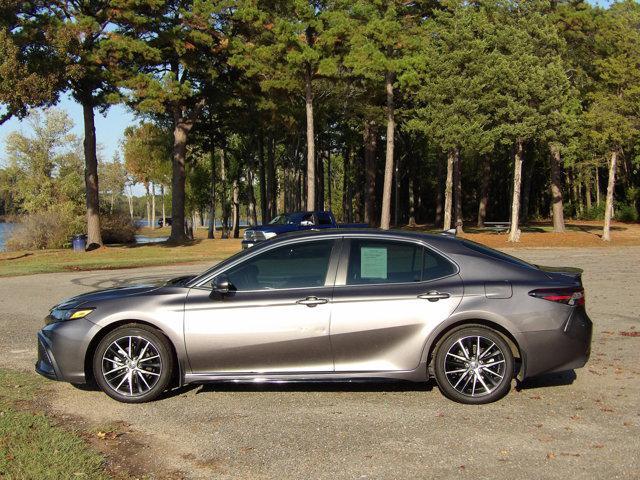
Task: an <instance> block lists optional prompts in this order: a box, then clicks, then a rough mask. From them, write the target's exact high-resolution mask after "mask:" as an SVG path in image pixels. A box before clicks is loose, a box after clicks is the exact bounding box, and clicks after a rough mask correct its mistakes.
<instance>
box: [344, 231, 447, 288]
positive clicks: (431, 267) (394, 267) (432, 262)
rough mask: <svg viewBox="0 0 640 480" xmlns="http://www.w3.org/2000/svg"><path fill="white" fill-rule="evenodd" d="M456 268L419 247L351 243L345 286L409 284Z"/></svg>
mask: <svg viewBox="0 0 640 480" xmlns="http://www.w3.org/2000/svg"><path fill="white" fill-rule="evenodd" d="M456 270H457V269H456V267H455V265H453V264H452V263H451V262H449V261H448V260H447V259H445V258H444V257H442V256H441V255H438V254H436V253H435V252H432V251H431V250H428V249H426V248H424V247H423V246H421V245H417V244H413V243H408V242H395V241H386V240H352V241H351V249H350V252H349V267H348V269H347V285H367V284H380V283H412V282H421V281H428V280H434V279H436V278H442V277H446V276H448V275H451V274H453V273H455V272H456Z"/></svg>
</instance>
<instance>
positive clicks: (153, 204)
mask: <svg viewBox="0 0 640 480" xmlns="http://www.w3.org/2000/svg"><path fill="white" fill-rule="evenodd" d="M155 228H156V186H155V184H154V183H153V182H151V229H153V230H155Z"/></svg>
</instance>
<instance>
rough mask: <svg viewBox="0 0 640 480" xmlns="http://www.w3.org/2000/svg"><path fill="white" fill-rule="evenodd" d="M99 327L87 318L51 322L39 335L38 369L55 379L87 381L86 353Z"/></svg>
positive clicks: (44, 374)
mask: <svg viewBox="0 0 640 480" xmlns="http://www.w3.org/2000/svg"><path fill="white" fill-rule="evenodd" d="M98 329H99V327H98V326H97V325H95V324H93V323H91V322H89V321H88V320H84V319H81V320H70V321H66V322H59V323H53V324H50V325H47V326H46V327H45V328H43V329H42V330H40V331H39V332H38V336H37V342H38V358H37V360H36V365H35V370H36V372H37V373H39V374H40V375H42V376H43V377H46V378H49V379H51V380H61V381H65V382H70V383H85V382H86V378H85V365H84V360H85V354H86V351H87V348H88V346H89V342H90V340H91V338H93V335H94V334H95V332H96V331H97V330H98Z"/></svg>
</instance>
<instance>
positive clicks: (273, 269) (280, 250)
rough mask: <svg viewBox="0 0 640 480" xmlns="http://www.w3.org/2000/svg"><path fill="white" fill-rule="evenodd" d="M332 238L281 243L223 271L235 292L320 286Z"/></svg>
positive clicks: (323, 277)
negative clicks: (289, 243) (288, 243)
mask: <svg viewBox="0 0 640 480" xmlns="http://www.w3.org/2000/svg"><path fill="white" fill-rule="evenodd" d="M333 243H334V241H333V240H320V241H315V242H304V243H298V244H294V245H283V246H281V247H277V248H274V249H271V250H268V251H266V252H264V253H261V254H259V255H257V256H255V257H253V258H251V259H249V260H247V261H246V262H242V263H241V264H239V265H236V266H235V267H232V268H230V269H229V270H227V271H226V272H225V273H226V275H227V277H228V278H229V281H230V282H231V284H232V285H233V287H234V288H235V290H237V291H247V290H271V289H288V288H312V287H322V286H323V285H324V283H325V278H326V276H327V270H328V268H329V259H330V257H331V249H332V248H333Z"/></svg>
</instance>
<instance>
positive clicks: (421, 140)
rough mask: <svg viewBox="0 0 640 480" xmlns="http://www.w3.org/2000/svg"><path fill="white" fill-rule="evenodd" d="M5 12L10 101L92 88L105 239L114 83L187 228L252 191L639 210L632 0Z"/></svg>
mask: <svg viewBox="0 0 640 480" xmlns="http://www.w3.org/2000/svg"><path fill="white" fill-rule="evenodd" d="M0 14H1V15H0V26H1V28H0V52H2V53H3V55H2V56H0V103H1V104H2V106H3V112H2V116H1V117H0V122H3V121H6V119H8V118H11V117H12V116H18V117H22V116H25V115H26V114H27V113H28V111H29V110H30V109H31V108H33V107H39V106H48V105H53V104H55V103H56V102H57V101H58V98H59V96H60V95H61V94H62V93H63V92H70V93H71V94H72V95H73V97H74V98H75V99H76V100H77V101H78V102H79V103H80V104H81V105H82V107H83V120H84V141H83V156H84V163H85V168H84V170H85V178H84V180H85V199H86V223H87V233H88V237H89V242H90V243H96V244H101V243H102V239H101V234H100V202H99V192H100V191H101V189H100V188H99V184H98V177H99V171H98V160H97V153H96V148H97V147H96V139H95V125H94V116H95V114H96V112H98V113H100V112H104V111H106V109H108V108H109V106H110V105H113V104H114V103H124V104H126V105H127V106H129V107H130V108H131V109H133V111H135V112H136V113H137V114H138V115H139V116H140V118H141V119H142V123H141V124H140V125H138V126H133V127H131V128H130V129H128V131H127V132H126V134H125V140H124V145H123V153H124V157H125V165H127V169H128V170H129V171H130V172H133V173H134V174H135V177H136V178H137V179H139V180H140V181H141V182H142V183H144V184H146V185H153V184H156V185H160V186H162V189H163V192H164V188H165V187H166V188H167V190H169V191H170V197H171V216H172V227H171V238H170V240H171V241H173V242H177V243H180V242H183V241H185V240H186V233H185V232H186V230H185V218H186V215H185V214H190V213H191V212H200V218H204V217H205V216H207V217H208V218H209V219H210V222H211V223H212V222H213V219H214V217H215V216H216V215H221V216H222V218H223V224H224V225H227V220H228V219H231V220H232V222H231V223H232V224H235V225H236V227H235V228H234V227H233V225H232V227H231V229H232V230H233V231H237V225H238V224H239V222H238V218H239V215H240V209H241V205H242V206H245V207H246V214H247V216H248V217H249V219H250V220H251V221H252V222H257V220H258V218H260V219H261V220H262V221H268V220H269V219H271V218H273V217H274V216H275V215H276V214H277V213H278V211H279V210H282V209H286V210H292V209H304V208H306V209H310V210H311V209H325V208H331V209H333V210H336V211H337V212H338V213H339V216H340V218H342V219H343V220H345V221H364V222H367V223H369V224H371V225H378V226H380V227H381V228H385V229H386V228H389V227H390V226H391V225H393V224H395V225H400V224H410V225H413V224H416V223H435V224H436V225H438V226H440V225H442V226H443V228H444V229H450V228H456V230H458V231H461V230H462V229H463V226H464V223H465V221H466V222H469V221H470V220H473V222H474V223H477V224H478V226H483V224H484V222H485V221H486V219H487V218H493V219H495V220H503V221H506V220H509V221H510V222H511V223H510V235H509V240H511V241H517V240H518V237H519V234H520V230H519V227H520V224H521V223H522V222H523V221H526V220H527V219H528V218H534V217H540V218H545V217H546V218H548V217H549V216H551V217H552V218H553V225H554V231H556V232H562V231H563V230H564V217H565V215H570V216H573V217H581V218H590V217H599V216H602V217H603V218H604V231H603V239H604V240H609V238H610V237H609V236H610V233H609V232H610V224H611V220H612V218H613V216H614V215H616V216H618V217H620V218H623V219H624V218H627V219H634V218H635V219H637V212H638V204H639V202H640V190H639V180H640V179H639V174H638V163H639V162H638V156H637V150H638V130H639V128H640V115H639V113H640V112H639V111H638V108H637V106H638V104H639V103H638V100H639V96H638V95H639V94H640V68H639V67H640V5H638V3H636V2H635V1H632V0H626V1H619V2H614V3H613V4H612V5H611V6H609V7H608V8H606V9H605V8H600V7H595V6H592V5H590V4H589V3H587V2H584V1H578V0H565V1H562V0H555V1H546V0H482V1H471V2H470V1H461V0H442V1H431V0H414V1H409V2H407V1H404V0H402V1H401V0H326V1H320V0H318V1H309V0H306V1H303V0H287V1H284V0H237V1H232V2H230V1H227V0H193V1H178V0H174V1H167V2H156V1H152V0H118V1H91V0H87V1H82V0H75V1H72V0H67V1H52V2H17V1H8V2H2V3H1V4H0ZM336 194H337V195H336ZM153 198H155V195H153ZM614 198H617V199H619V201H618V204H617V205H618V207H617V208H615V209H614ZM163 204H164V203H163ZM154 211H155V209H154ZM206 212H208V214H206V215H205V213H206ZM210 234H211V235H213V231H211V233H210Z"/></svg>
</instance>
